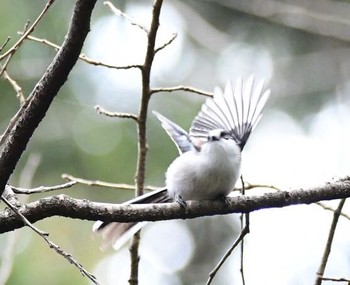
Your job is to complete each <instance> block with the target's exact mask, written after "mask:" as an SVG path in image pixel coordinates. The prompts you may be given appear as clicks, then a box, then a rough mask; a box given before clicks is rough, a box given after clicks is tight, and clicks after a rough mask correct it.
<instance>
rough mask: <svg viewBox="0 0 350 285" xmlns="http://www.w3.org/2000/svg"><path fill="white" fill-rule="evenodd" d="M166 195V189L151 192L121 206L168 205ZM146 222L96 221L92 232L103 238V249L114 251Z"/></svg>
mask: <svg viewBox="0 0 350 285" xmlns="http://www.w3.org/2000/svg"><path fill="white" fill-rule="evenodd" d="M171 201H172V200H171V198H169V196H168V194H167V189H166V188H162V189H159V190H156V191H152V192H149V193H146V194H144V195H141V196H139V197H136V198H134V199H132V200H129V201H127V202H125V203H123V205H129V204H149V203H169V202H171ZM146 223H147V222H139V223H117V222H112V223H110V222H102V221H97V222H96V223H95V224H94V225H93V227H92V230H93V231H94V232H97V233H100V234H101V235H102V237H103V241H104V244H103V247H104V248H105V247H107V246H110V245H112V246H113V248H114V249H115V250H118V249H120V248H121V247H122V246H123V245H124V244H125V243H127V242H128V241H129V239H130V238H131V237H132V236H133V235H134V234H135V233H137V232H138V231H139V230H140V229H141V228H142V227H143V226H144V225H145V224H146Z"/></svg>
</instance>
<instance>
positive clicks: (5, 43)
mask: <svg viewBox="0 0 350 285" xmlns="http://www.w3.org/2000/svg"><path fill="white" fill-rule="evenodd" d="M10 39H11V37H10V36H8V37H7V39H6V40H5V42H4V43H3V44H2V45H1V46H0V52H1V51H2V50H3V49H4V47H5V46H6V45H7V44H8V42H9V41H10Z"/></svg>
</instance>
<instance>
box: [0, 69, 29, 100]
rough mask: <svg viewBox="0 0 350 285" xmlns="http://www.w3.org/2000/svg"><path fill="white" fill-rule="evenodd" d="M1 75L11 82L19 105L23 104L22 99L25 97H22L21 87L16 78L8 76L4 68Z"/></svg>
mask: <svg viewBox="0 0 350 285" xmlns="http://www.w3.org/2000/svg"><path fill="white" fill-rule="evenodd" d="M3 76H4V78H5V79H6V80H7V81H8V82H9V83H10V84H11V86H12V87H13V89H14V90H15V91H16V97H17V98H18V99H19V102H20V103H21V105H22V104H24V101H25V100H26V98H25V97H24V94H23V90H22V87H21V86H19V85H18V83H17V81H16V80H14V79H12V78H11V77H10V75H9V74H8V72H7V70H4V72H3Z"/></svg>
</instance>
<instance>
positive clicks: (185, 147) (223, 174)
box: [93, 76, 270, 249]
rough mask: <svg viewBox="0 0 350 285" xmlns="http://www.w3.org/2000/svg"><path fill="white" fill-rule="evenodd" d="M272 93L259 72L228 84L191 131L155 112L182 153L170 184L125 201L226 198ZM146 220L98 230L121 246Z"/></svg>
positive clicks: (216, 93)
mask: <svg viewBox="0 0 350 285" xmlns="http://www.w3.org/2000/svg"><path fill="white" fill-rule="evenodd" d="M269 95H270V90H269V89H264V82H263V81H260V82H258V83H257V84H255V82H254V78H253V76H251V77H249V78H248V79H247V80H246V81H243V80H242V79H239V80H237V81H236V82H231V81H230V82H228V83H227V84H226V88H225V90H224V91H222V90H221V89H220V88H215V90H214V97H213V98H209V99H207V100H206V102H205V103H204V104H203V106H202V108H201V110H200V112H199V113H198V115H197V116H196V117H195V119H194V120H193V122H192V125H191V128H190V132H189V134H188V133H187V132H186V131H185V130H183V129H182V128H181V127H179V126H178V125H176V124H175V123H173V122H171V121H170V120H168V119H167V118H165V117H163V116H162V115H160V114H159V113H157V112H153V113H154V114H155V115H156V116H157V118H158V119H159V120H160V122H161V123H162V126H163V128H164V129H165V131H166V132H167V133H168V135H169V136H170V138H171V139H172V140H173V141H174V143H175V145H176V146H177V148H178V150H179V153H180V156H178V157H177V158H176V159H175V160H174V161H173V162H172V163H171V164H170V166H169V168H168V170H167V172H166V187H165V188H163V189H160V190H156V191H153V192H150V193H147V194H145V195H142V196H139V197H136V198H135V199H132V200H130V201H128V202H126V203H125V204H144V203H164V202H172V201H177V202H178V203H180V205H182V206H184V207H185V206H186V201H187V200H212V199H218V198H226V196H227V195H228V194H229V193H230V192H231V191H232V190H233V189H234V186H235V184H236V182H237V180H238V177H239V175H240V167H241V151H242V150H243V148H244V146H245V144H246V142H247V140H248V138H249V135H250V133H251V132H252V131H253V129H254V128H255V127H256V125H257V124H258V122H259V120H260V118H261V116H262V110H263V108H264V106H265V103H266V101H267V99H268V97H269ZM143 225H144V222H143V223H105V222H101V221H98V222H96V223H95V225H94V227H93V230H94V231H98V232H101V233H102V235H103V237H104V239H105V240H106V241H108V243H111V244H114V245H113V247H114V248H116V249H118V248H119V247H120V246H122V245H123V244H124V243H125V242H126V241H127V240H128V239H129V238H130V237H131V236H132V235H133V234H134V233H136V232H137V231H138V230H139V229H140V228H141V227H142V226H143Z"/></svg>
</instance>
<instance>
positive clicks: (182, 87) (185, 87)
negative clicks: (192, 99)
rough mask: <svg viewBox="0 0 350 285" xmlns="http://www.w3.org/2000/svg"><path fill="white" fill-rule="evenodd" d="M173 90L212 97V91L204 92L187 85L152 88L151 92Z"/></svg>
mask: <svg viewBox="0 0 350 285" xmlns="http://www.w3.org/2000/svg"><path fill="white" fill-rule="evenodd" d="M175 91H185V92H192V93H195V94H199V95H203V96H206V97H213V93H210V92H206V91H203V90H200V89H197V88H193V87H188V86H183V85H180V86H175V87H160V88H152V89H151V94H154V93H159V92H175Z"/></svg>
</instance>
